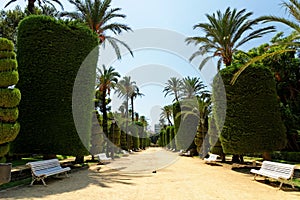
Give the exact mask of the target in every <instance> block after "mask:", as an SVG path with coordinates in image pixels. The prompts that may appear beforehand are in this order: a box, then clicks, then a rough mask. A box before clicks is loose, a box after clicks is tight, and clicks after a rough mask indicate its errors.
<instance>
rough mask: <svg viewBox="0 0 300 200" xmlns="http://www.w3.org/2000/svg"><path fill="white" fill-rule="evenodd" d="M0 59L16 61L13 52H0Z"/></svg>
mask: <svg viewBox="0 0 300 200" xmlns="http://www.w3.org/2000/svg"><path fill="white" fill-rule="evenodd" d="M0 59H16V53H15V52H13V51H0Z"/></svg>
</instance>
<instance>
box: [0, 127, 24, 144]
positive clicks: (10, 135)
mask: <svg viewBox="0 0 300 200" xmlns="http://www.w3.org/2000/svg"><path fill="white" fill-rule="evenodd" d="M19 131H20V124H19V123H1V122H0V144H4V143H7V142H11V141H13V140H14V139H15V138H16V137H17V135H18V133H19Z"/></svg>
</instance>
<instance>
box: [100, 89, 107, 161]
mask: <svg viewBox="0 0 300 200" xmlns="http://www.w3.org/2000/svg"><path fill="white" fill-rule="evenodd" d="M103 93H104V94H103V95H102V96H101V105H102V114H103V123H102V126H103V132H104V134H105V135H106V138H105V140H106V156H109V141H108V139H107V138H108V127H107V120H108V117H107V110H106V98H105V96H106V93H105V92H103Z"/></svg>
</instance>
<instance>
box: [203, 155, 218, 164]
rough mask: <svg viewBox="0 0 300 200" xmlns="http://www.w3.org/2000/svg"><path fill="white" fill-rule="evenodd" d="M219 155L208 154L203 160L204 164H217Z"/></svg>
mask: <svg viewBox="0 0 300 200" xmlns="http://www.w3.org/2000/svg"><path fill="white" fill-rule="evenodd" d="M218 157H219V155H217V154H209V157H208V158H204V162H205V163H215V162H217V159H218Z"/></svg>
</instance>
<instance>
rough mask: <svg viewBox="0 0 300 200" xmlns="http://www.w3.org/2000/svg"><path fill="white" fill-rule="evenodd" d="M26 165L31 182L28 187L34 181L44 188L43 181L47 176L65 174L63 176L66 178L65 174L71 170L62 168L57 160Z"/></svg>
mask: <svg viewBox="0 0 300 200" xmlns="http://www.w3.org/2000/svg"><path fill="white" fill-rule="evenodd" d="M26 165H28V166H29V167H30V169H31V174H32V181H31V184H30V185H32V184H33V183H34V181H42V182H43V184H44V185H45V186H46V183H45V181H44V179H45V178H47V177H48V176H52V175H57V174H61V173H65V175H66V176H68V174H67V172H68V171H70V170H71V168H70V167H65V168H62V167H61V166H60V163H59V161H58V159H50V160H41V161H35V162H28V163H27V164H26Z"/></svg>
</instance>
